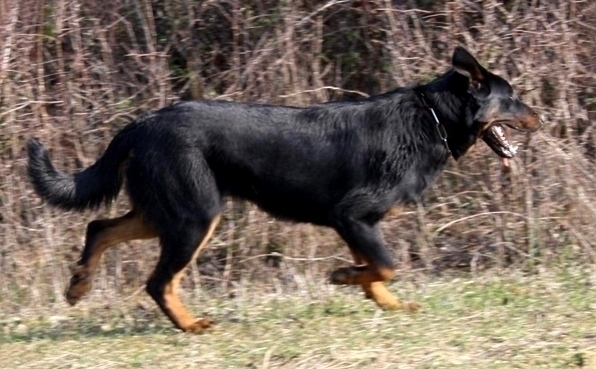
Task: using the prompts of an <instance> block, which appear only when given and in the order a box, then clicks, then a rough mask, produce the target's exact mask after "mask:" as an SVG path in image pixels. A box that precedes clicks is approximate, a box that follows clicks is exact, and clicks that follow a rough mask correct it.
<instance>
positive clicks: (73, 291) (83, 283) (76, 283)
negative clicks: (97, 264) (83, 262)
mask: <svg viewBox="0 0 596 369" xmlns="http://www.w3.org/2000/svg"><path fill="white" fill-rule="evenodd" d="M91 277H92V276H91V275H89V273H88V272H87V269H85V268H84V267H82V266H79V267H77V268H76V269H75V271H74V272H73V275H72V277H71V278H70V285H69V286H68V289H67V290H66V301H68V303H69V304H70V305H75V304H76V303H77V302H79V300H80V299H81V298H82V297H83V296H85V295H86V294H87V293H88V292H89V291H90V290H91Z"/></svg>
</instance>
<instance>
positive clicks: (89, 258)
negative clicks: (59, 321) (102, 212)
mask: <svg viewBox="0 0 596 369" xmlns="http://www.w3.org/2000/svg"><path fill="white" fill-rule="evenodd" d="M154 237H157V233H156V232H155V231H154V230H153V229H152V227H151V226H150V225H149V224H147V222H145V221H144V220H143V219H142V218H141V216H140V215H139V214H137V213H135V212H134V211H131V212H129V213H127V214H126V215H124V216H122V217H119V218H115V219H101V220H94V221H93V222H91V223H89V225H88V227H87V239H86V241H85V249H84V250H83V255H82V258H81V261H80V262H79V265H78V266H77V267H76V268H75V270H74V271H73V275H72V277H71V279H70V285H69V287H68V289H67V291H66V300H67V301H68V303H69V304H70V305H74V304H76V303H77V302H78V301H79V300H80V299H81V298H82V297H83V296H84V295H85V294H87V292H89V290H90V289H91V283H92V281H93V276H94V274H95V271H96V270H97V266H98V265H99V261H100V260H101V256H102V255H103V253H104V252H105V251H106V250H107V249H108V248H110V247H111V246H114V245H116V244H118V243H120V242H125V241H131V240H139V239H149V238H154Z"/></svg>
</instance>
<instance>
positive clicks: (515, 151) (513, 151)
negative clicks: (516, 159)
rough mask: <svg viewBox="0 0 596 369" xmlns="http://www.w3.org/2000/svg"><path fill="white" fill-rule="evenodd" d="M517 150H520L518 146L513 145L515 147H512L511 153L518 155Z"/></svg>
mask: <svg viewBox="0 0 596 369" xmlns="http://www.w3.org/2000/svg"><path fill="white" fill-rule="evenodd" d="M517 149H518V146H517V145H513V146H511V152H512V153H513V154H516V153H517Z"/></svg>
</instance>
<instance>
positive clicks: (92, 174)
mask: <svg viewBox="0 0 596 369" xmlns="http://www.w3.org/2000/svg"><path fill="white" fill-rule="evenodd" d="M127 146H128V145H127V144H126V140H124V139H123V138H122V137H121V136H120V135H116V137H114V140H113V141H112V142H111V143H110V145H109V146H108V149H107V150H106V152H105V153H104V155H103V156H102V157H101V158H100V159H99V160H98V161H97V162H96V163H95V164H93V165H91V166H90V167H89V168H87V169H85V170H83V171H82V172H79V173H76V174H68V173H64V172H61V171H58V170H56V168H54V166H53V165H52V162H51V161H50V156H49V155H48V150H47V149H46V148H45V147H44V146H43V144H41V143H40V142H39V141H37V140H36V139H33V138H32V139H29V141H28V142H27V152H28V154H29V163H28V165H27V171H28V173H29V178H30V180H31V183H33V187H34V188H35V191H36V192H37V194H38V195H39V196H41V198H43V199H44V200H45V201H47V202H48V203H50V204H52V205H54V206H57V207H60V208H62V209H67V210H84V209H88V208H93V209H95V208H98V207H99V206H100V205H101V204H102V203H106V204H107V203H109V202H111V201H112V200H114V199H115V198H116V196H118V192H119V191H120V187H121V186H122V180H123V178H122V175H121V173H120V165H121V164H122V163H123V162H124V161H125V160H126V159H127V158H128V156H129V152H130V147H127Z"/></svg>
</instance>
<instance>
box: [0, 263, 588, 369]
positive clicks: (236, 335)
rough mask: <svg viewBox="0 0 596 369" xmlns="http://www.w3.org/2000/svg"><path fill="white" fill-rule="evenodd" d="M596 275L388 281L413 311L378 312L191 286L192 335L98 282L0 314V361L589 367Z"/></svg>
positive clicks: (257, 291)
mask: <svg viewBox="0 0 596 369" xmlns="http://www.w3.org/2000/svg"><path fill="white" fill-rule="evenodd" d="M421 279H422V278H421ZM593 282H594V276H593V275H591V273H590V272H589V271H585V270H581V269H576V270H565V271H563V272H560V273H558V274H556V273H550V274H543V275H532V276H521V275H516V274H513V275H512V274H508V275H504V276H503V275H501V276H497V275H494V274H493V275H484V276H481V277H478V278H475V279H471V278H446V277H445V278H440V279H434V280H430V281H428V280H426V281H424V282H420V281H418V282H407V283H406V282H399V281H397V282H394V283H393V284H392V285H391V286H390V287H391V289H392V290H394V291H396V292H399V294H400V295H401V296H406V297H407V299H411V300H416V301H418V302H419V303H421V304H422V306H423V310H422V311H420V312H418V313H416V314H407V313H404V312H383V311H380V310H378V309H377V308H376V307H375V306H374V305H373V303H372V302H370V301H367V300H364V299H362V294H361V292H360V291H359V290H358V289H357V288H352V287H345V288H344V287H342V288H333V287H330V286H319V290H318V292H317V293H316V294H314V295H313V294H312V293H309V294H306V293H300V291H294V292H288V293H283V294H282V293H277V294H266V293H264V292H263V291H261V290H262V288H258V287H256V286H253V287H248V288H246V290H245V291H243V293H242V294H240V295H239V296H240V297H236V298H233V299H221V298H215V297H212V296H207V297H206V295H204V294H198V295H197V296H187V297H188V298H187V299H186V300H187V301H188V306H189V307H190V308H191V309H192V310H193V311H195V312H197V313H201V312H202V313H206V314H208V315H209V316H210V317H211V318H213V319H215V320H216V321H217V322H218V325H217V328H216V329H214V330H213V331H211V332H209V333H207V334H203V335H197V336H195V335H189V334H183V333H179V332H178V331H176V330H175V329H173V328H172V327H171V325H170V323H169V321H167V320H166V319H165V318H164V317H163V316H162V315H161V313H159V312H158V311H157V310H156V308H154V307H153V305H152V304H151V303H148V300H147V299H146V298H145V297H144V296H139V297H138V299H137V300H134V299H131V298H122V299H120V300H118V299H115V301H114V302H113V305H114V306H111V305H110V306H107V307H106V306H105V304H103V305H102V304H100V303H98V301H96V299H95V298H94V295H95V294H99V293H98V292H96V291H94V293H92V294H91V295H90V296H89V298H88V299H87V300H84V301H82V302H81V304H80V305H78V306H77V307H75V308H64V309H61V308H60V309H58V308H56V307H54V308H46V310H47V311H45V310H44V309H37V310H29V311H28V312H23V314H21V315H20V316H1V320H0V328H1V329H0V357H2V358H3V360H2V367H3V368H155V367H160V368H197V367H200V368H315V367H316V368H367V367H370V368H488V369H491V368H495V369H496V368H508V369H509V368H582V367H584V368H594V367H596V287H595V286H594V283H593ZM312 288H316V286H312ZM57 312H58V313H59V315H57V314H56V313H57Z"/></svg>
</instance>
